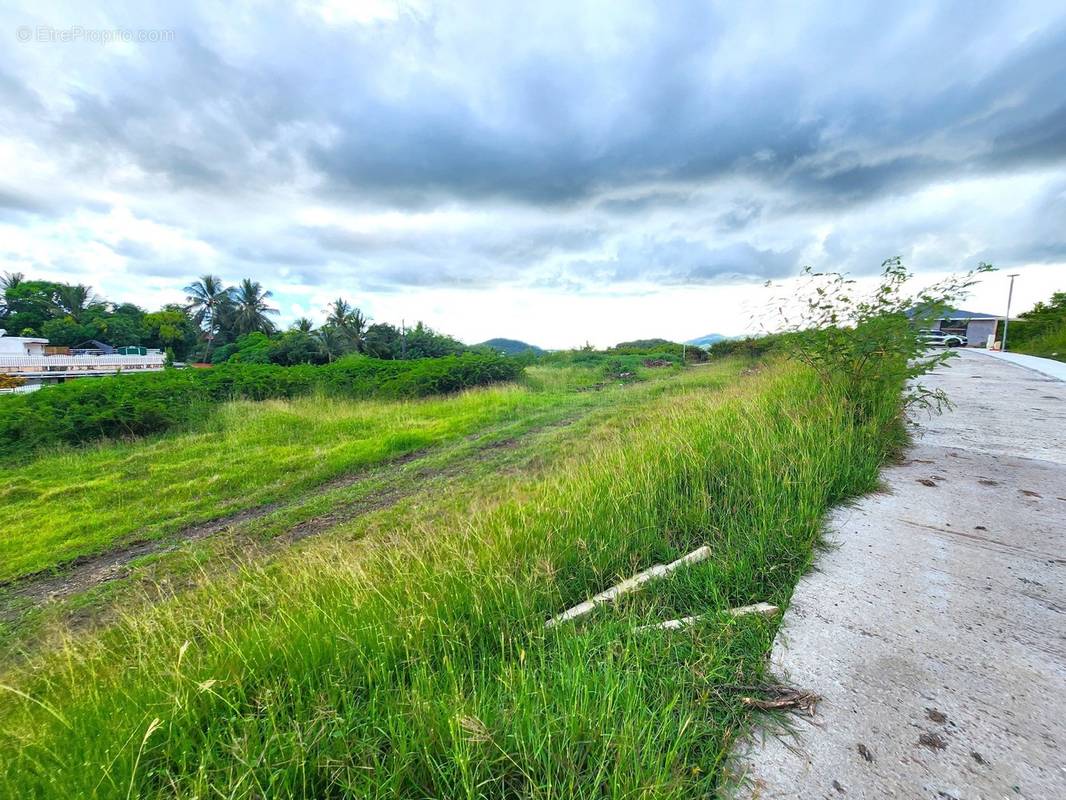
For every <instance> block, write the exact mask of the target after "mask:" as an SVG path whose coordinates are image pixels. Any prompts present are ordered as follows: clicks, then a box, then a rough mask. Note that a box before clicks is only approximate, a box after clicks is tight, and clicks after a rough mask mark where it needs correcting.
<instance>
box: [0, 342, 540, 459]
mask: <svg viewBox="0 0 1066 800" xmlns="http://www.w3.org/2000/svg"><path fill="white" fill-rule="evenodd" d="M521 371H522V366H521V365H520V364H517V363H515V362H514V361H513V360H509V359H507V358H503V357H500V356H495V355H462V356H448V357H445V358H427V359H421V360H412V361H383V360H380V359H375V358H367V357H365V356H351V357H347V358H343V359H341V360H339V361H336V362H334V363H332V364H328V365H324V366H311V365H306V364H305V365H300V366H295V367H281V366H276V365H273V364H224V365H222V366H218V367H214V368H212V369H209V370H166V371H164V372H151V373H138V374H133V375H116V376H114V377H108V378H82V379H78V380H73V381H68V382H66V383H63V384H60V385H58V386H50V387H47V388H45V389H42V390H41V391H38V392H34V393H33V394H26V395H17V396H12V397H7V398H3V399H0V459H9V458H13V457H21V456H26V455H28V454H30V453H32V452H34V451H36V450H39V449H40V448H42V447H48V446H51V445H56V444H74V445H76V444H83V443H86V442H91V441H95V440H98V439H103V438H110V437H122V436H144V435H147V434H151V433H158V432H160V431H165V430H167V429H169V428H172V427H175V426H177V425H182V424H186V423H189V422H192V421H194V420H196V419H198V418H200V417H201V416H203V415H205V414H206V413H208V412H209V410H210V408H211V407H212V406H214V405H216V404H218V403H222V402H225V401H227V400H239V399H243V400H267V399H273V398H282V399H284V398H292V397H298V396H301V395H307V394H311V393H313V392H316V391H322V392H325V393H326V394H329V395H332V396H337V397H348V398H353V399H364V398H387V399H405V398H417V397H427V396H429V395H434V394H444V393H448V392H457V391H460V390H462V389H466V388H470V387H473V386H482V385H485V384H488V383H493V382H496V381H506V380H513V379H514V378H516V377H518V375H519V374H520V373H521Z"/></svg>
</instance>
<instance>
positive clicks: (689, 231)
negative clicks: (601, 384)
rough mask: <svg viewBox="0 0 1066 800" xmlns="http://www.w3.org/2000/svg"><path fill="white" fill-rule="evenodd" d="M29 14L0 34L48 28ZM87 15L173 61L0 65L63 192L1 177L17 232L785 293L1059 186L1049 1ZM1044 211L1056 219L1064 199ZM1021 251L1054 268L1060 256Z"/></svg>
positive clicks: (1065, 125)
mask: <svg viewBox="0 0 1066 800" xmlns="http://www.w3.org/2000/svg"><path fill="white" fill-rule="evenodd" d="M78 8H79V7H78V6H76V5H74V4H72V5H71V6H70V11H69V13H68V14H65V15H63V16H65V17H69V18H71V19H79V20H80V18H79V14H78V13H77V12H78ZM39 14H40V12H37V11H34V10H32V7H29V6H27V10H26V11H23V12H20V11H17V10H9V11H6V12H3V20H4V22H5V26H6V27H8V28H10V29H12V30H13V29H14V28H15V27H17V26H18V25H23V24H30V25H34V24H40V23H42V22H44V23H55V22H56V20H45V19H42V18H40V16H39ZM98 17H99V20H100V26H101V27H105V26H106V25H115V26H118V25H122V26H125V27H151V28H169V29H173V30H174V31H175V36H174V40H173V41H172V42H169V43H166V44H154V45H151V46H140V47H137V46H134V47H130V48H126V49H124V50H121V51H120V50H111V51H105V50H103V49H102V48H101V46H100V45H89V44H80V45H78V44H76V45H68V46H65V47H66V49H65V50H64V49H61V48H62V47H64V46H61V45H50V46H49V45H40V44H37V43H30V44H24V45H19V46H14V45H13V44H12V45H10V46H7V47H5V48H3V49H2V50H0V100H2V103H0V106H2V107H0V125H2V130H3V131H5V133H3V134H2V136H3V137H4V138H13V139H22V140H25V142H26V148H27V149H29V150H34V149H35V151H36V152H37V153H47V154H48V158H50V159H51V161H52V162H53V167H54V168H55V169H54V171H55V174H56V177H53V178H52V180H53V184H52V185H51V186H50V187H49V188H50V192H49V193H48V197H49V199H48V201H47V202H46V201H43V200H39V199H38V198H39V197H41V196H43V195H42V193H41V192H40V191H38V190H37V189H35V190H34V191H33V192H32V193H29V192H28V191H27V187H26V186H25V185H15V184H13V183H11V181H12V180H14V178H13V177H12V173H13V171H12V170H8V175H7V176H6V177H5V176H0V220H10V219H15V220H17V219H22V218H23V217H25V216H26V215H39V216H47V215H48V214H50V213H52V214H66V213H70V210H71V209H72V208H98V207H99V205H100V204H101V203H107V202H115V201H114V200H111V199H102V197H111V196H113V195H114V194H118V195H121V196H122V198H123V202H124V203H125V204H126V205H127V206H128V207H129V208H130V209H131V210H132V211H133V213H134V214H136V215H138V216H139V217H141V218H145V219H151V220H153V221H158V222H159V223H161V224H165V225H169V226H172V227H174V228H176V229H180V230H182V231H184V232H185V233H186V234H187V235H188V236H190V237H191V238H196V239H200V240H202V241H204V242H207V243H209V244H210V245H211V246H212V247H213V248H214V249H215V250H217V251H218V253H219V254H220V258H221V259H222V262H223V267H222V268H221V269H223V270H227V271H230V272H234V273H236V272H240V271H241V270H245V271H250V272H253V273H256V271H257V270H268V271H269V270H271V269H275V270H280V269H285V270H288V271H289V272H288V273H286V274H290V275H294V276H297V277H300V278H302V279H304V280H306V281H307V282H309V283H315V284H318V283H328V282H331V281H333V282H336V281H339V280H341V279H342V277H343V276H346V275H347V276H354V278H357V279H358V280H361V281H363V282H364V283H365V284H366V285H367V286H375V287H378V288H382V287H401V286H435V285H439V286H486V285H492V284H493V283H496V282H516V281H517V282H522V281H524V282H525V283H526V284H528V285H537V286H543V285H552V286H556V287H559V288H564V289H565V288H567V287H572V286H574V285H577V284H580V283H581V282H582V281H608V282H626V281H641V280H650V281H659V282H663V283H670V284H676V283H682V284H683V283H693V284H701V283H707V282H715V281H722V280H750V279H756V278H776V277H781V276H784V275H787V274H789V273H791V272H794V271H795V270H796V269H798V267H799V266H800V265H801V262H802V258H803V253H804V248H810V247H815V246H817V245H818V242H817V241H816V238H815V237H814V236H813V235H812V233H811V230H810V229H811V227H812V226H813V225H815V224H817V223H818V222H819V220H826V219H832V218H833V215H834V214H835V213H837V212H839V211H840V210H843V209H847V210H849V211H851V212H854V211H855V210H856V209H861V208H862V207H863V206H864V205H865V204H871V203H875V202H878V201H880V200H883V199H884V198H886V197H891V196H897V195H908V194H911V193H915V192H919V191H921V190H922V189H924V188H926V187H929V186H932V185H935V184H937V183H940V182H944V181H956V180H966V179H973V178H981V177H993V176H997V175H1005V174H1006V175H1010V174H1013V173H1016V172H1020V171H1034V170H1037V171H1039V170H1045V171H1047V172H1048V174H1049V175H1050V174H1057V173H1058V172H1061V171H1062V170H1063V169H1066V9H1064V8H1063V7H1062V6H1061V4H1057V3H1052V2H1033V3H1025V2H1023V3H1017V4H1012V6H1011V7H1010V9H1006V8H1004V7H998V6H996V5H991V4H972V3H968V2H960V3H947V4H941V5H938V6H937V7H936V8H932V7H930V6H928V5H927V4H925V3H903V4H891V6H890V7H889V6H886V5H885V4H873V3H870V4H847V6H846V7H842V6H841V5H840V4H837V3H825V4H814V5H805V6H804V8H802V9H800V8H798V7H796V6H794V5H791V4H782V5H781V6H779V7H777V8H776V9H774V10H773V11H772V12H767V13H765V14H762V15H758V14H756V13H755V12H754V10H753V9H751V8H749V7H746V6H744V5H742V4H732V3H707V2H703V1H702V0H701V2H684V3H677V4H671V5H670V6H669V8H667V7H665V6H663V7H657V6H655V5H653V4H646V3H636V2H634V3H626V2H620V3H612V4H610V6H609V7H604V8H601V9H599V10H595V9H593V8H591V7H575V6H574V4H568V3H558V4H556V3H538V4H533V5H522V6H521V7H520V6H518V5H515V6H514V7H511V6H510V5H509V4H491V6H486V5H485V4H483V3H470V4H465V3H457V4H450V5H448V6H444V5H441V6H435V5H423V4H417V5H411V6H407V5H404V4H401V6H400V11H399V12H398V13H397V14H396V15H395V17H393V18H385V19H376V20H371V21H363V22H358V21H353V20H343V19H342V20H335V19H334V20H331V19H330V18H329V15H328V14H318V13H316V12H315V10H314V4H300V5H299V6H296V5H291V4H277V5H273V6H265V7H262V8H260V9H257V11H256V13H255V15H254V17H252V16H249V15H246V14H239V15H238V14H235V15H233V17H232V18H231V17H229V16H227V14H224V13H219V12H218V11H217V10H213V9H212V8H211V7H209V6H204V7H202V8H201V7H200V6H198V5H197V4H195V3H193V4H191V5H186V4H182V5H180V6H175V7H174V8H173V9H171V10H159V9H147V8H136V9H131V8H125V9H123V8H121V7H116V8H115V9H113V10H110V11H100V12H98ZM238 17H239V18H238ZM105 23H106V25H105ZM49 47H51V49H48V48H49ZM31 175H32V173H31ZM38 188H39V187H38ZM108 192H110V193H111V195H107V193H108ZM308 206H325V207H329V208H331V209H333V210H335V211H337V212H338V213H341V214H343V213H351V214H360V213H371V214H372V213H383V212H389V211H395V212H397V213H400V214H409V213H417V212H425V211H431V210H434V209H453V210H454V209H458V210H459V211H463V212H468V213H470V214H472V215H475V216H479V217H480V218H481V219H482V221H481V222H479V223H478V224H473V225H468V226H456V227H455V228H454V229H450V230H449V229H441V228H440V227H436V228H433V229H431V230H422V229H418V228H417V227H415V228H400V229H397V230H392V229H389V230H387V231H385V232H382V231H373V230H372V231H370V232H367V231H366V230H362V229H359V230H353V229H351V228H350V227H345V226H344V225H341V224H336V225H334V224H322V225H318V224H308V223H306V222H302V221H300V220H297V219H294V218H293V216H294V214H295V213H296V212H298V211H299V210H300V209H301V208H304V207H308ZM1033 209H1034V210H1033V213H1034V214H1035V213H1038V209H1042V210H1043V211H1042V213H1046V214H1052V215H1055V216H1056V217H1057V218H1058V221H1059V222H1061V221H1062V216H1063V214H1064V209H1063V204H1062V201H1061V197H1059V199H1056V198H1055V197H1049V198H1046V199H1045V202H1044V203H1043V205H1039V204H1037V205H1034V206H1033ZM819 215H821V216H819ZM486 217H487V218H488V219H489V221H488V222H485V221H484V218H486ZM248 220H253V221H254V224H253V222H249V221H248ZM936 224H937V225H940V226H948V227H949V228H950V226H951V224H952V221H951V220H950V219H945V218H938V219H937V220H936ZM1026 224H1028V223H1026ZM879 225H880V223H879V222H878V221H877V220H874V221H873V222H871V224H870V226H869V230H870V231H873V230H876V229H879ZM1022 227H1024V225H1023V226H1022ZM1030 227H1031V228H1036V227H1041V229H1043V227H1050V228H1052V229H1055V230H1062V225H1061V224H1060V225H1058V227H1057V228H1056V226H1055V225H1053V224H1052V225H1045V224H1044V223H1038V222H1035V221H1034V222H1032V223H1031V225H1030ZM900 229H901V230H912V229H911V228H909V227H908V225H902V226H901V227H900ZM923 232H924V231H923ZM871 239H872V234H869V235H868V234H867V233H864V232H863V231H857V230H849V231H843V232H835V233H834V234H833V235H832V236H830V237H829V238H827V239H826V240H825V241H824V242H823V243H822V244H821V245H820V246H821V248H822V249H821V252H822V253H823V254H824V255H825V256H827V257H832V258H834V259H838V260H839V261H838V263H841V264H853V263H854V262H855V260H856V259H857V258H858V257H859V256H861V257H862V258H864V259H865V258H869V257H872V252H871V251H872V250H874V249H876V246H874V245H871ZM893 243H894V242H893ZM903 244H905V242H904V243H903ZM1003 246H1004V252H1006V253H1012V254H1017V255H1018V257H1022V256H1023V255H1024V256H1025V257H1030V258H1036V257H1037V256H1038V254H1039V253H1043V254H1044V256H1043V257H1044V258H1050V257H1055V258H1058V257H1060V256H1061V255H1062V247H1061V235H1056V236H1054V237H1052V238H1051V239H1049V240H1048V241H1045V242H1044V243H1043V244H1042V245H1041V246H1040V247H1039V248H1034V247H1032V246H1029V247H1026V246H1024V245H1023V244H1022V243H1020V242H1006V243H1004V245H1003ZM116 252H118V254H119V255H122V256H124V257H126V258H128V259H129V260H130V262H131V267H130V270H131V271H134V272H136V271H137V270H138V266H137V265H138V264H139V263H141V264H143V272H144V273H145V274H152V275H161V274H171V272H172V271H173V270H174V269H175V266H174V264H173V260H172V258H171V257H170V256H169V255H168V254H166V253H159V252H156V251H154V250H153V248H150V247H144V246H138V245H137V244H136V243H132V242H131V243H126V244H124V245H123V246H122V247H120V248H119V249H118V250H117V251H116ZM893 252H895V251H894V250H893V251H891V252H889V251H884V252H880V253H879V254H878V257H877V258H874V259H873V261H874V263H879V261H880V257H883V256H885V255H892V254H893ZM153 260H158V262H159V264H158V266H157V268H155V269H153V267H152V266H151V263H150V262H152V261H153ZM827 266H833V265H827ZM256 274H258V273H256Z"/></svg>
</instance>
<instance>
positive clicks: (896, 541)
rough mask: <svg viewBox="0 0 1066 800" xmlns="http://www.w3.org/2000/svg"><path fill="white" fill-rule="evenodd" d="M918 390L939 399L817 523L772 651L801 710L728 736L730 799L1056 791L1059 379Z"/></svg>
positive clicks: (992, 372) (1064, 669)
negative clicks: (779, 724)
mask: <svg viewBox="0 0 1066 800" xmlns="http://www.w3.org/2000/svg"><path fill="white" fill-rule="evenodd" d="M927 382H928V383H930V384H936V385H939V386H942V387H943V388H945V389H946V390H947V391H948V393H949V395H950V396H951V397H952V399H953V400H954V402H955V403H956V405H957V408H956V410H955V411H953V412H950V413H948V414H945V415H943V416H941V417H933V418H923V419H922V420H920V423H921V432H922V435H921V437H920V438H918V439H916V442H915V445H914V447H913V448H911V449H910V451H909V452H908V454H907V459H906V461H905V462H904V463H902V464H899V465H894V466H891V467H890V468H888V469H886V470H885V471H884V473H883V478H884V483H885V491H884V492H882V493H877V494H873V495H870V496H867V497H865V498H862V499H861V500H860V501H859V502H858V503H857V504H856V505H855V506H854V507H850V508H845V509H841V510H839V511H838V512H837V513H836V514H835V515H834V517H833V519H832V522H831V532H830V537H829V538H830V541H832V542H833V543H834V545H835V546H834V548H833V549H831V550H829V551H827V552H825V553H823V554H821V555H820V556H819V558H818V560H817V563H816V567H815V570H814V571H813V572H812V573H811V574H810V575H808V576H807V577H805V578H804V579H803V580H802V581H800V583H799V585H798V586H797V588H796V593H795V596H794V598H793V601H792V605H791V606H790V608H789V609H788V612H787V613H786V615H785V618H784V621H783V624H782V628H781V631H780V632H779V634H778V637H777V640H776V642H775V644H774V650H773V654H772V662H773V665H774V666H773V668H774V670H775V672H776V674H777V675H779V676H781V677H782V678H783V679H784V680H785V681H786V682H787V683H789V684H790V685H793V686H796V687H799V688H802V689H807V690H810V691H813V692H816V693H817V694H819V695H821V697H822V698H823V699H822V701H821V702H820V703H819V705H818V708H817V714H816V716H815V717H814V718H813V719H811V720H806V719H802V718H799V717H795V716H792V717H789V718H788V720H789V725H790V727H791V728H792V729H793V733H792V734H780V733H778V734H772V733H767V732H766V731H765V730H764V731H762V732H761V733H760V734H759V735H757V736H756V737H755V738H754V739H752V740H751V741H749V742H747V743H746V744H742V745H741V746H740V747H739V748H738V751H737V754H736V757H735V759H734V765H733V772H734V774H735V775H736V776H737V780H738V783H739V785H738V786H735V787H734V789H733V792H732V794H733V795H734V796H735V797H742V798H763V799H764V800H765V799H766V798H834V800H842V799H843V798H882V797H886V798H887V797H899V798H908V800H910V799H912V798H934V799H935V800H950V799H951V798H957V799H958V800H964V799H965V800H971V798H973V799H975V800H976V799H977V798H981V799H989V798H997V799H998V798H1011V799H1012V800H1013V799H1015V798H1028V799H1029V800H1053V799H1055V798H1066V544H1064V539H1066V383H1063V382H1061V381H1057V380H1054V379H1052V378H1048V377H1045V376H1043V375H1040V374H1039V373H1036V372H1033V371H1031V370H1028V369H1024V368H1022V367H1019V366H1016V365H1014V364H1011V363H1009V362H1007V361H1004V360H998V359H993V358H989V357H987V356H984V355H981V354H976V353H965V352H964V353H962V355H961V357H960V358H959V359H957V360H955V361H954V362H953V365H952V366H951V367H950V368H949V369H944V370H942V371H940V372H939V373H937V374H936V375H933V376H930V378H929V379H928V380H927Z"/></svg>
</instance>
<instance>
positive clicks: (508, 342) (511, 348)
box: [475, 339, 544, 356]
mask: <svg viewBox="0 0 1066 800" xmlns="http://www.w3.org/2000/svg"><path fill="white" fill-rule="evenodd" d="M475 346H476V347H490V348H492V349H493V350H495V351H496V352H497V353H506V354H507V355H509V356H516V355H518V354H519V353H543V352H544V351H543V350H542V349H541V348H539V347H537V346H536V345H535V344H529V343H528V342H520V341H518V340H517V339H489V340H487V341H484V342H482V343H481V344H479V345H475Z"/></svg>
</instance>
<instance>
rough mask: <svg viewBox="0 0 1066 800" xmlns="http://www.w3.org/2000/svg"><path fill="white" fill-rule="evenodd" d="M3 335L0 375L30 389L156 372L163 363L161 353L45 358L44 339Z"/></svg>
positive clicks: (2, 332)
mask: <svg viewBox="0 0 1066 800" xmlns="http://www.w3.org/2000/svg"><path fill="white" fill-rule="evenodd" d="M4 334H5V331H3V330H0V375H14V376H16V377H19V378H25V379H26V381H27V383H28V384H31V385H32V384H38V383H58V382H61V381H64V380H66V379H67V378H88V377H93V376H101V375H115V374H117V373H119V372H156V371H159V370H161V369H163V364H164V362H165V360H166V357H165V356H164V355H163V352H162V351H161V350H147V351H145V352H144V353H143V354H138V355H122V354H118V353H115V354H109V355H48V354H47V353H46V352H45V345H47V344H48V340H47V339H38V338H33V337H26V336H5V335H4Z"/></svg>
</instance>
